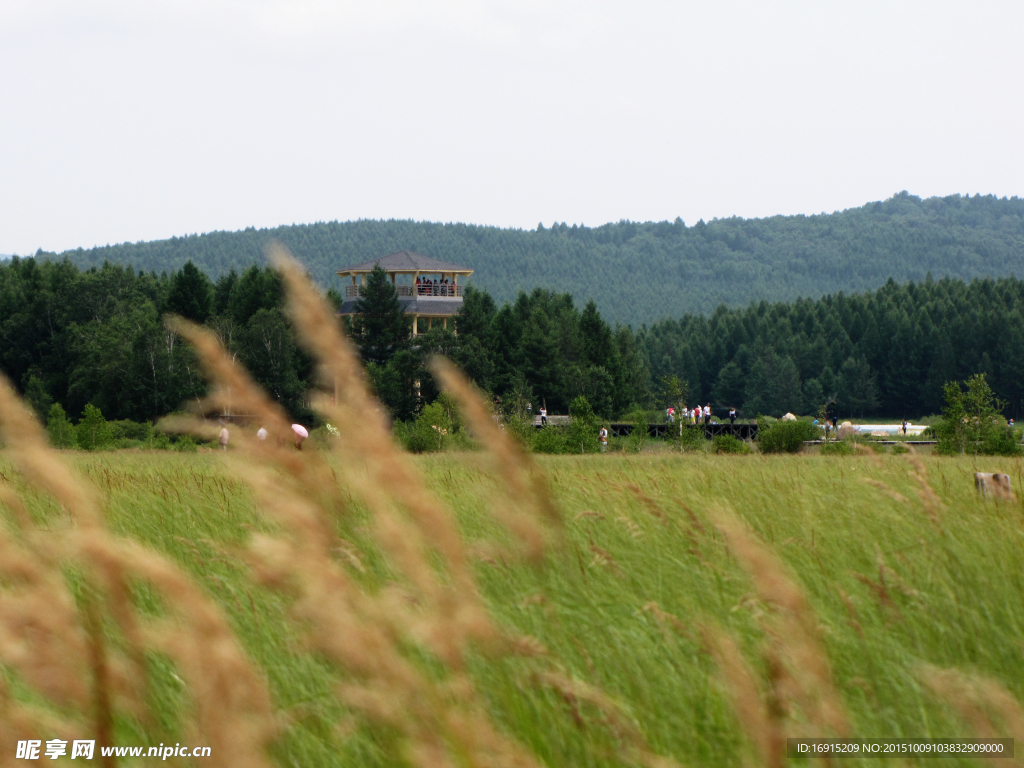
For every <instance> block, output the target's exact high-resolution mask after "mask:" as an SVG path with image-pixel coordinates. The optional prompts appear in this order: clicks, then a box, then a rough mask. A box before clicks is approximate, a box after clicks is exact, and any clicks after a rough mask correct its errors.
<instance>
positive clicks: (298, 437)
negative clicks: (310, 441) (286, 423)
mask: <svg viewBox="0 0 1024 768" xmlns="http://www.w3.org/2000/svg"><path fill="white" fill-rule="evenodd" d="M292 432H294V433H295V447H296V448H298V449H299V450H300V451H301V450H302V441H303V440H305V439H306V438H307V437H309V432H307V431H306V428H305V427H304V426H302V425H301V424H292Z"/></svg>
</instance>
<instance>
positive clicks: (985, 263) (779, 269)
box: [38, 192, 1024, 326]
mask: <svg viewBox="0 0 1024 768" xmlns="http://www.w3.org/2000/svg"><path fill="white" fill-rule="evenodd" d="M271 238H277V239H279V240H281V241H282V242H283V243H284V244H285V245H287V246H288V247H289V248H291V249H292V251H293V252H294V253H295V254H296V255H297V256H298V257H299V258H300V259H301V260H302V261H303V262H304V263H305V264H306V265H307V267H308V268H309V270H310V272H311V273H312V274H313V276H314V277H315V278H316V279H317V280H319V281H320V282H321V283H322V284H323V285H324V286H325V287H329V286H331V285H335V284H336V282H335V281H336V280H337V278H336V277H335V275H334V272H335V270H337V269H338V268H340V267H343V266H346V265H348V264H354V263H358V262H362V261H366V260H369V259H372V258H374V257H375V256H382V255H385V254H387V253H391V252H393V251H398V250H413V251H418V252H420V253H423V254H426V255H429V256H433V257H436V258H439V259H443V260H445V261H454V262H457V263H460V264H465V265H467V266H470V267H473V268H474V269H475V270H476V274H474V275H473V278H472V281H473V283H474V284H475V285H477V286H480V287H484V288H486V289H487V290H488V291H490V293H491V294H492V295H493V296H494V298H495V299H496V300H497V301H498V302H499V303H500V302H504V301H511V300H513V299H515V297H516V294H517V293H518V292H519V291H520V290H526V291H529V290H530V289H532V288H534V287H538V286H539V287H543V288H547V289H550V290H553V291H556V292H568V293H571V294H572V295H573V296H574V297H575V298H576V300H577V301H578V302H579V303H581V304H582V303H584V302H586V300H587V299H591V298H592V299H594V300H595V301H596V302H597V304H598V306H599V307H600V308H601V312H602V314H603V315H604V316H605V317H607V318H609V319H610V320H612V321H617V322H624V323H628V324H631V325H633V326H639V325H640V324H642V323H652V322H654V321H657V320H660V319H663V318H673V317H679V316H680V315H682V314H684V313H702V314H707V313H710V312H711V311H713V310H714V309H715V308H716V307H717V306H718V305H719V304H722V303H724V304H726V305H728V306H730V307H739V306H746V305H747V304H749V303H750V302H752V301H760V300H762V299H765V300H768V301H789V300H793V299H796V298H800V297H803V298H815V297H818V296H822V295H825V294H828V293H832V294H834V293H838V292H840V291H843V292H846V293H850V292H859V291H865V290H872V289H875V288H878V287H880V286H881V285H883V284H884V283H885V282H886V280H888V279H889V278H893V279H894V280H896V281H897V282H905V281H909V280H914V281H920V280H923V279H924V278H925V277H926V275H927V274H928V273H931V274H932V275H933V276H934V277H936V278H939V277H942V276H947V275H948V276H953V277H958V278H962V279H965V280H969V279H971V278H974V277H984V276H993V277H1000V276H1010V275H1024V199H1021V198H1017V197H1013V198H1009V199H1007V198H1002V199H1000V198H997V197H994V196H991V195H990V196H975V197H963V196H960V195H954V196H951V197H943V198H929V199H926V200H922V199H920V198H918V197H915V196H913V195H910V194H908V193H906V192H902V193H900V194H898V195H895V196H894V197H892V198H890V199H889V200H886V201H884V202H877V203H869V204H867V205H865V206H863V207H860V208H853V209H849V210H846V211H842V212H839V213H833V214H821V215H817V216H774V217H772V218H767V219H741V218H730V219H717V220H714V221H712V222H710V223H707V224H705V223H704V222H698V223H697V224H696V225H693V226H689V227H687V226H686V225H685V224H684V223H683V222H682V221H681V220H679V219H676V221H675V222H668V221H664V222H657V223H645V224H640V223H635V222H629V221H622V222H619V223H617V224H605V225H603V226H600V227H594V228H589V227H578V226H575V225H573V226H571V227H569V226H566V225H565V224H560V225H556V226H554V227H551V228H540V227H539V228H538V229H537V230H531V231H524V230H516V229H500V228H497V227H484V226H473V225H466V224H434V223H426V222H413V221H354V222H331V223H320V224H309V225H292V226H283V227H277V228H275V229H260V230H257V229H252V228H250V229H246V230H244V231H242V232H212V233H209V234H205V235H191V236H188V237H180V238H171V239H170V240H160V241H155V242H148V243H136V244H127V243H126V244H123V245H113V246H105V247H101V248H92V249H89V250H82V249H79V250H74V251H66V252H65V253H63V254H48V253H42V252H41V253H40V254H38V255H40V256H44V257H49V258H55V257H65V256H66V257H67V258H68V259H70V260H71V261H72V262H73V263H74V264H77V265H78V266H81V267H89V266H99V265H102V264H103V262H104V261H110V262H112V263H115V264H123V265H131V266H133V267H135V268H136V269H139V270H144V271H146V272H149V271H156V272H158V273H159V272H164V271H166V272H168V273H170V272H173V271H176V270H178V269H180V268H181V267H182V265H183V264H184V263H185V262H186V261H188V260H189V259H191V260H192V261H193V262H194V263H195V264H196V265H197V266H198V267H199V268H200V269H202V270H203V271H204V272H206V273H207V274H209V275H210V276H211V277H213V278H214V279H216V278H217V277H218V276H219V275H221V274H223V273H225V272H227V271H228V270H229V269H230V268H231V267H235V268H237V269H238V270H239V271H241V270H242V269H243V268H244V267H246V266H248V265H250V264H253V263H262V262H263V247H264V245H265V244H266V243H267V241H268V240H270V239H271Z"/></svg>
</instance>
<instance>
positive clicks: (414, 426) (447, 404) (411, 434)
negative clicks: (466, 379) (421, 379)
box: [395, 394, 469, 453]
mask: <svg viewBox="0 0 1024 768" xmlns="http://www.w3.org/2000/svg"><path fill="white" fill-rule="evenodd" d="M395 436H396V437H397V438H398V439H399V441H400V442H401V443H402V445H403V446H405V449H406V450H407V451H410V452H412V453H430V452H436V451H444V450H450V449H452V448H461V447H466V446H468V444H469V441H468V439H467V437H466V435H465V434H464V433H463V432H462V429H461V423H460V421H459V413H458V410H457V409H456V407H455V402H454V400H452V399H451V397H450V396H449V395H447V394H441V395H440V396H439V397H438V398H437V400H435V401H434V402H432V403H431V404H430V405H426V406H424V407H423V410H421V411H420V414H419V416H417V417H416V420H415V421H411V422H406V423H402V422H398V423H397V424H396V425H395Z"/></svg>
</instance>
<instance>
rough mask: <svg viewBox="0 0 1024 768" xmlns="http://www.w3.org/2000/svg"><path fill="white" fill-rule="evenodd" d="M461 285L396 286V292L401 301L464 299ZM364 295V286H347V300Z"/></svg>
mask: <svg viewBox="0 0 1024 768" xmlns="http://www.w3.org/2000/svg"><path fill="white" fill-rule="evenodd" d="M462 288H463V286H461V285H396V286H395V290H396V291H397V292H398V298H400V299H412V298H419V299H430V298H435V299H436V298H445V299H452V298H461V297H462ZM362 295H363V286H361V285H346V286H345V298H346V299H358V298H359V297H360V296H362Z"/></svg>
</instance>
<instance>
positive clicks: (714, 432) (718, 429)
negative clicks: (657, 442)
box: [608, 424, 757, 440]
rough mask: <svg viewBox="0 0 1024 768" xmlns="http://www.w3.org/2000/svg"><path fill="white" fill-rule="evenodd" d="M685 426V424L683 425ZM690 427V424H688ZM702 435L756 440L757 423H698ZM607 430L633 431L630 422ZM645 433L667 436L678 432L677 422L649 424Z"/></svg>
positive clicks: (616, 432) (617, 434) (617, 433)
mask: <svg viewBox="0 0 1024 768" xmlns="http://www.w3.org/2000/svg"><path fill="white" fill-rule="evenodd" d="M684 426H686V425H684ZM690 426H691V427H692V425H690ZM698 426H699V428H700V429H701V430H702V431H703V432H704V437H706V438H708V439H711V438H712V437H718V436H719V435H732V436H733V437H737V438H739V439H740V440H756V439H757V424H708V425H704V424H700V425H698ZM608 431H609V432H611V433H612V434H613V435H615V437H625V436H627V435H630V434H632V433H633V425H632V424H609V425H608ZM647 434H648V435H650V436H651V437H668V436H670V435H678V434H679V424H649V425H648V426H647Z"/></svg>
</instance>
